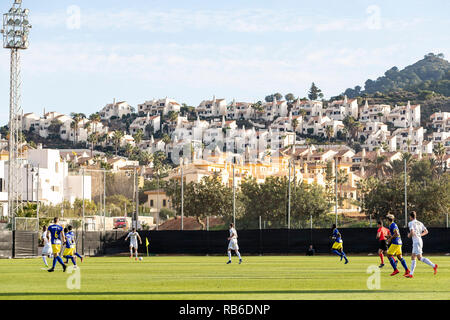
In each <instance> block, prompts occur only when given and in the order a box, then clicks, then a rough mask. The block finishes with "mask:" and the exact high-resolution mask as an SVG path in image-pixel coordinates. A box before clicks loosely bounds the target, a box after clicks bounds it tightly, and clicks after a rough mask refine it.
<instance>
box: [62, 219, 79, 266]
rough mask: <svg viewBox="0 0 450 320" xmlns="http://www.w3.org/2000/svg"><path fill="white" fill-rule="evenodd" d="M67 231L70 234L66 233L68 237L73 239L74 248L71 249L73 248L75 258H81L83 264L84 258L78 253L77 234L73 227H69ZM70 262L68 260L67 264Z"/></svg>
mask: <svg viewBox="0 0 450 320" xmlns="http://www.w3.org/2000/svg"><path fill="white" fill-rule="evenodd" d="M67 230H68V232H67V233H66V235H70V236H71V237H72V246H71V248H73V254H74V255H75V256H77V257H78V258H80V260H81V262H83V257H82V256H81V255H80V254H79V253H78V252H77V244H76V240H75V233H74V232H73V230H72V226H67ZM68 261H69V260H66V263H67V262H68Z"/></svg>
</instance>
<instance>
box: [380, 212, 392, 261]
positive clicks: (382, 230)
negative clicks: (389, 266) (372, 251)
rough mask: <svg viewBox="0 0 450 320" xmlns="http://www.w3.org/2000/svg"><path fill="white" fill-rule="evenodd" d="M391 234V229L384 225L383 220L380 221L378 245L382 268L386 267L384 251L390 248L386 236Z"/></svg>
mask: <svg viewBox="0 0 450 320" xmlns="http://www.w3.org/2000/svg"><path fill="white" fill-rule="evenodd" d="M389 235H390V232H389V229H388V228H385V227H383V222H382V221H381V220H379V221H378V231H377V239H378V241H379V247H378V255H379V256H380V259H381V264H380V265H379V267H380V268H383V267H384V255H383V252H384V253H386V251H387V249H388V245H387V241H386V238H387V236H389Z"/></svg>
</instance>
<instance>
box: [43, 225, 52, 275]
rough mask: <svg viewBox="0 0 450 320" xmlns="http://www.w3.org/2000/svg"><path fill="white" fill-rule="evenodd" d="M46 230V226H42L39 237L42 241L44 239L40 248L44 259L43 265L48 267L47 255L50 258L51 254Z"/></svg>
mask: <svg viewBox="0 0 450 320" xmlns="http://www.w3.org/2000/svg"><path fill="white" fill-rule="evenodd" d="M47 232H48V231H47V227H46V226H43V227H42V234H41V239H42V241H44V248H43V249H42V260H44V263H45V266H46V267H47V268H48V263H47V257H49V258H50V256H51V255H52V245H51V244H50V241H48V238H47Z"/></svg>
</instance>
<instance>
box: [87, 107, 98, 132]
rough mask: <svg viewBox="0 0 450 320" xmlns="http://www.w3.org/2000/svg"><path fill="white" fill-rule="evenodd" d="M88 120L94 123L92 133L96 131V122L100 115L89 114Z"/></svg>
mask: <svg viewBox="0 0 450 320" xmlns="http://www.w3.org/2000/svg"><path fill="white" fill-rule="evenodd" d="M89 120H90V121H91V122H92V124H93V125H94V133H95V132H97V124H98V123H99V122H100V120H101V118H100V115H99V114H98V112H97V113H93V114H91V115H90V116H89Z"/></svg>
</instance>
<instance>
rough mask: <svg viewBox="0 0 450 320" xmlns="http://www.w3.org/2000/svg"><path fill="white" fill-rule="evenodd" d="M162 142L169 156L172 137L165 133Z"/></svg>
mask: <svg viewBox="0 0 450 320" xmlns="http://www.w3.org/2000/svg"><path fill="white" fill-rule="evenodd" d="M162 141H163V142H164V144H165V146H164V148H165V149H166V154H167V148H168V147H169V143H171V142H172V139H170V136H169V135H168V134H166V133H165V134H164V135H163V137H162Z"/></svg>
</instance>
